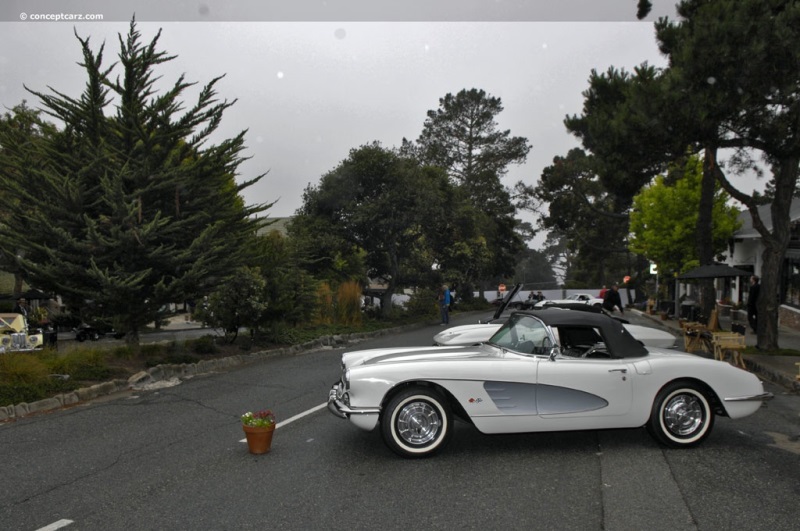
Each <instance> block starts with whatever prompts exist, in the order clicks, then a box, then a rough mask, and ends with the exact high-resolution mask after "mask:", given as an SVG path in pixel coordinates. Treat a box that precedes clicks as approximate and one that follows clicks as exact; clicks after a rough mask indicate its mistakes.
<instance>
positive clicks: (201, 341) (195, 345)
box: [191, 336, 219, 354]
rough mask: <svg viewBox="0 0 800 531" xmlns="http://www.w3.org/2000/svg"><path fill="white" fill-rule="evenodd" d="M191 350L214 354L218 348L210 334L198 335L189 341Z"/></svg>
mask: <svg viewBox="0 0 800 531" xmlns="http://www.w3.org/2000/svg"><path fill="white" fill-rule="evenodd" d="M191 350H192V352H194V353H195V354H216V353H217V352H218V351H219V349H218V348H217V344H216V343H214V338H213V337H211V336H203V337H198V338H197V339H194V340H192V341H191Z"/></svg>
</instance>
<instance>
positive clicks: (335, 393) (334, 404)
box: [328, 382, 381, 419]
mask: <svg viewBox="0 0 800 531" xmlns="http://www.w3.org/2000/svg"><path fill="white" fill-rule="evenodd" d="M343 397H344V393H343V392H342V384H341V382H336V383H335V384H333V387H332V388H331V390H330V392H329V393H328V411H330V412H331V413H332V414H334V415H335V416H337V417H339V418H341V419H349V418H350V415H376V414H378V413H380V412H381V410H380V408H358V409H353V408H351V407H350V406H349V405H347V404H346V403H345V402H344V400H342V398H343Z"/></svg>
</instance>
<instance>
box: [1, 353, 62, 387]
mask: <svg viewBox="0 0 800 531" xmlns="http://www.w3.org/2000/svg"><path fill="white" fill-rule="evenodd" d="M48 374H50V369H49V368H48V367H47V365H46V364H45V363H44V362H43V361H42V360H40V359H39V358H38V357H37V356H36V355H34V354H23V353H14V352H12V353H10V354H4V355H2V356H0V382H5V383H10V384H38V383H41V382H42V381H44V380H47V378H48V376H47V375H48Z"/></svg>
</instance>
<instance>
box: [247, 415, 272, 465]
mask: <svg viewBox="0 0 800 531" xmlns="http://www.w3.org/2000/svg"><path fill="white" fill-rule="evenodd" d="M242 429H244V433H245V436H246V437H247V447H248V448H249V449H250V453H251V454H265V453H267V452H269V450H270V448H271V447H272V432H274V431H275V414H274V413H272V411H271V410H269V409H263V410H261V411H256V412H255V413H253V412H251V411H248V412H247V413H245V414H244V415H242Z"/></svg>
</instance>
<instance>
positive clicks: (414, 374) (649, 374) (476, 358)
mask: <svg viewBox="0 0 800 531" xmlns="http://www.w3.org/2000/svg"><path fill="white" fill-rule="evenodd" d="M770 398H772V395H771V394H770V393H765V392H764V388H763V386H762V384H761V382H760V381H759V379H758V378H757V377H756V376H755V375H753V374H751V373H749V372H747V371H744V370H742V369H738V368H736V367H734V366H732V365H730V364H728V363H726V362H722V361H715V360H710V359H705V358H701V357H698V356H694V355H691V354H686V353H680V352H676V351H674V350H663V349H658V348H647V347H645V346H644V345H642V344H641V343H640V342H639V341H637V340H636V339H635V338H634V337H633V336H631V334H630V333H629V332H628V331H627V330H626V329H625V327H624V326H622V323H620V322H618V321H616V320H614V319H612V318H610V317H609V316H607V315H602V314H594V313H587V312H576V311H568V310H557V309H548V310H538V311H530V312H517V313H515V314H513V315H511V317H510V318H509V319H508V322H507V323H506V324H504V325H503V326H502V327H501V328H500V329H499V330H498V331H497V332H496V333H495V334H494V336H492V338H491V339H490V340H489V341H488V342H486V343H482V344H479V345H473V346H458V347H441V346H439V347H436V346H433V347H405V348H385V349H373V350H363V351H354V352H346V353H345V354H343V355H342V374H341V378H340V380H339V381H338V382H336V383H335V384H334V385H333V388H332V389H331V391H330V393H329V397H328V408H329V410H330V411H331V413H333V414H334V415H336V416H338V417H341V418H346V419H349V420H350V421H351V422H352V423H353V424H355V425H356V426H358V427H359V428H362V429H364V430H367V431H371V430H374V429H375V428H376V427H379V428H380V432H381V435H382V436H383V440H384V442H385V443H386V444H387V446H389V448H391V449H392V450H393V451H394V452H396V453H397V454H399V455H401V456H404V457H424V456H428V455H432V454H435V453H436V452H439V451H440V450H442V449H443V448H444V447H445V446H446V444H447V443H448V441H449V440H450V438H451V437H452V434H453V418H454V416H458V417H459V418H461V419H463V420H465V421H467V422H469V423H471V424H473V425H474V426H475V427H476V428H477V429H478V430H479V431H481V432H482V433H486V434H500V433H524V432H542V431H572V430H595V429H611V428H640V427H643V426H644V427H646V428H647V430H648V431H649V432H650V434H651V435H653V437H654V438H655V439H656V440H658V441H659V442H661V443H662V444H664V445H667V446H671V447H691V446H694V445H697V444H699V443H701V442H702V441H703V440H704V439H705V438H706V437H708V435H709V434H710V433H711V430H712V427H713V426H714V419H715V417H716V416H717V415H722V416H727V417H730V418H734V419H736V418H741V417H745V416H747V415H751V414H753V413H755V412H756V411H757V410H758V409H759V407H760V406H761V403H762V401H763V400H767V399H770Z"/></svg>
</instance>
